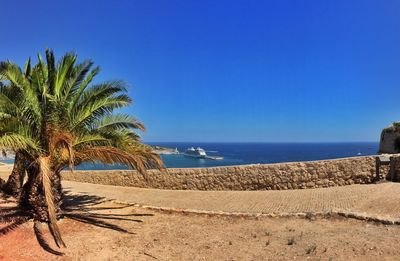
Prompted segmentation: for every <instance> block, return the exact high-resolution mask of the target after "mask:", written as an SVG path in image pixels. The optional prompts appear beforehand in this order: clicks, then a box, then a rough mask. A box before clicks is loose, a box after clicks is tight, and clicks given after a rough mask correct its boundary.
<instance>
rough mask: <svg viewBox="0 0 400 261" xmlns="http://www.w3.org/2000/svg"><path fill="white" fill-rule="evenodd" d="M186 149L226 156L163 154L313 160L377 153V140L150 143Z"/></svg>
mask: <svg viewBox="0 0 400 261" xmlns="http://www.w3.org/2000/svg"><path fill="white" fill-rule="evenodd" d="M149 144H150V145H158V146H162V147H168V148H178V150H179V151H180V152H184V151H185V150H186V149H187V148H189V147H201V148H203V149H205V150H206V152H207V154H208V155H210V156H221V157H224V159H223V160H210V159H195V158H190V157H186V156H184V155H182V154H179V155H161V157H162V159H163V161H164V164H165V166H166V167H167V168H200V167H214V166H228V165H242V164H257V163H278V162H293V161H311V160H322V159H337V158H345V157H355V156H358V154H361V155H363V156H366V155H374V154H376V153H377V151H378V146H379V143H378V142H343V143H215V142H213V143H208V142H207V143H205V142H157V143H149ZM124 168H125V167H123V166H104V165H100V164H83V165H81V166H78V167H77V169H124Z"/></svg>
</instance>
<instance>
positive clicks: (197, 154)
mask: <svg viewBox="0 0 400 261" xmlns="http://www.w3.org/2000/svg"><path fill="white" fill-rule="evenodd" d="M183 155H185V156H188V157H193V158H203V159H204V158H206V157H207V154H206V151H205V150H203V149H202V148H200V147H197V148H196V149H195V148H193V147H191V148H188V149H187V150H186V151H185V153H183Z"/></svg>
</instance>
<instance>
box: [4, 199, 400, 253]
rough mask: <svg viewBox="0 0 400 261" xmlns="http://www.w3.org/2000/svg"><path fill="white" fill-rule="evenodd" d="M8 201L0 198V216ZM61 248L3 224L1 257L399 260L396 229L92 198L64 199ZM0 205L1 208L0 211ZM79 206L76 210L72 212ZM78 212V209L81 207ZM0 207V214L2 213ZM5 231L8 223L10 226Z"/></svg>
mask: <svg viewBox="0 0 400 261" xmlns="http://www.w3.org/2000/svg"><path fill="white" fill-rule="evenodd" d="M12 205H13V203H5V201H2V202H0V215H2V214H3V215H4V213H6V212H5V211H6V210H7V208H8V207H10V206H12ZM67 205H68V206H67V208H68V209H69V211H68V212H67V217H66V218H64V219H63V220H62V221H61V222H60V224H59V225H60V229H61V231H62V234H63V237H64V241H65V242H66V244H67V248H66V249H59V248H57V247H56V246H55V245H54V243H53V242H52V240H51V237H50V235H49V233H46V235H45V236H46V239H47V243H48V244H49V245H50V247H51V249H53V250H57V251H62V252H64V253H65V255H63V256H56V255H53V254H50V253H49V252H47V251H45V250H44V249H43V248H42V247H41V246H40V245H39V243H38V240H37V239H36V237H35V234H34V232H33V228H32V227H33V223H32V222H30V221H29V222H26V223H24V224H22V225H21V226H16V227H13V228H11V229H5V227H7V226H10V224H12V222H8V223H4V222H3V223H0V260H287V259H298V260H304V259H310V260H321V259H322V260H382V259H385V260H398V259H399V257H400V248H399V243H400V226H395V225H392V226H387V225H382V224H376V223H371V222H365V221H359V220H353V219H346V218H339V217H331V218H322V217H321V218H312V219H307V218H299V217H293V218H267V217H260V218H251V217H246V218H244V217H233V216H232V217H231V216H216V215H198V214H184V213H176V212H165V211H162V212H160V211H153V210H148V209H143V208H137V207H132V206H126V205H120V204H116V203H113V202H110V201H107V202H101V200H100V199H98V198H93V197H91V196H86V197H79V198H69V199H67ZM2 210H4V211H2ZM78 210H79V211H78ZM82 210H83V211H82ZM1 211H2V212H1ZM8 228H10V227H8Z"/></svg>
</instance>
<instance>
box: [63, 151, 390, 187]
mask: <svg viewBox="0 0 400 261" xmlns="http://www.w3.org/2000/svg"><path fill="white" fill-rule="evenodd" d="M381 168H382V169H381V173H383V175H386V173H387V166H383V167H381ZM375 171H376V169H375V157H373V156H369V157H354V158H344V159H335V160H322V161H309V162H290V163H278V164H257V165H242V166H225V167H213V168H180V169H178V168H175V169H173V168H172V169H167V171H166V172H164V173H162V172H160V171H157V170H149V171H148V174H147V176H146V179H145V178H144V177H143V176H142V175H140V174H139V173H137V172H136V171H134V170H111V171H109V170H101V171H75V172H74V174H71V173H69V172H63V173H62V177H63V179H64V180H70V181H79V182H88V183H96V184H104V185H117V186H134V187H142V188H160V189H182V190H188V189H190V190H271V189H276V190H279V189H304V188H320V187H331V186H343V185H350V184H368V183H371V182H373V180H374V178H375Z"/></svg>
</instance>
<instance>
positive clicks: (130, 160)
mask: <svg viewBox="0 0 400 261" xmlns="http://www.w3.org/2000/svg"><path fill="white" fill-rule="evenodd" d="M145 152H147V153H145ZM75 157H76V159H77V160H78V161H81V162H84V161H89V162H96V161H100V162H102V163H105V164H123V165H126V166H128V167H129V168H132V169H136V170H138V171H139V172H140V173H142V174H145V172H146V169H147V168H149V167H150V166H151V165H154V166H158V167H160V166H163V163H162V161H161V159H160V158H159V156H158V155H154V154H151V153H150V152H149V151H143V150H138V149H136V150H132V151H128V150H122V149H118V148H115V147H111V146H98V147H86V148H83V149H81V150H80V151H79V152H78V151H76V152H75Z"/></svg>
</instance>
